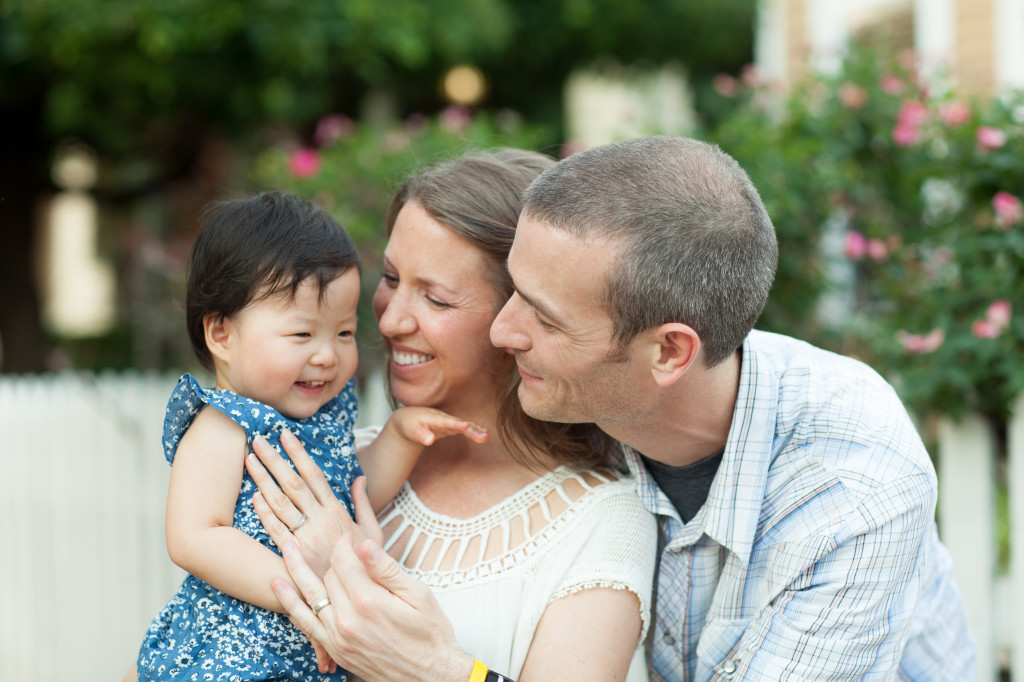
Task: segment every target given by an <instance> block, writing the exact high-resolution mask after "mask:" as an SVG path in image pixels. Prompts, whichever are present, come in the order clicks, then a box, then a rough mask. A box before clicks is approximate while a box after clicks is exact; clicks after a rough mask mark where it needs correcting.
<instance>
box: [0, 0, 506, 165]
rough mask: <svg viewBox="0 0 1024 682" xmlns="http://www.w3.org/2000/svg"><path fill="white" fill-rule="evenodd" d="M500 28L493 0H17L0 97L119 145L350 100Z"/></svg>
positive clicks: (62, 126)
mask: <svg viewBox="0 0 1024 682" xmlns="http://www.w3.org/2000/svg"><path fill="white" fill-rule="evenodd" d="M510 23H511V20H510V16H509V6H508V5H507V4H506V3H505V2H503V0H443V1H440V0H439V1H438V2H434V3H430V4H426V3H423V2H420V0H391V1H389V2H387V3H381V2H377V1H376V0H345V1H340V0H308V1H307V2H303V3H297V4H296V3H288V2H281V1H280V0H219V1H218V2H215V3H211V2H206V1H205V0H117V1H106V0H104V1H102V2H83V1H82V0H47V1H46V2H33V1H30V0H14V1H13V2H11V3H8V4H7V5H6V6H5V7H4V8H3V9H0V46H2V47H0V63H2V64H3V66H4V68H3V69H0V105H2V104H5V103H6V104H8V105H9V104H10V103H11V100H12V99H15V98H19V97H26V96H30V95H31V96H37V97H41V98H43V100H44V115H45V116H46V119H47V121H48V123H49V125H50V128H51V130H52V131H53V132H54V133H55V134H75V135H79V136H82V137H85V138H86V139H89V140H90V142H92V143H93V144H95V145H97V146H98V147H100V148H101V149H105V150H110V151H114V152H128V151H132V150H134V149H136V148H137V147H138V146H139V145H145V144H146V143H147V142H149V143H151V142H153V138H154V137H160V136H161V134H164V133H165V132H166V129H167V128H169V127H178V126H183V125H184V126H188V125H191V126H193V127H195V126H198V125H203V124H208V123H212V124H221V125H222V126H223V128H222V129H223V130H225V131H229V132H230V131H235V130H238V129H239V127H241V128H242V129H245V128H246V127H251V126H253V125H254V124H262V123H265V122H266V121H268V120H273V119H283V120H289V121H296V122H306V121H309V120H312V119H313V118H315V117H316V115H317V114H318V113H319V112H322V111H325V110H328V109H330V108H332V107H333V106H335V104H336V103H335V101H334V100H335V99H341V100H343V101H347V102H348V104H349V108H350V109H351V108H354V106H355V101H356V99H355V97H352V96H351V94H352V93H350V92H349V91H350V90H351V91H353V92H354V93H355V94H357V95H361V94H362V93H363V92H364V91H365V90H366V89H367V87H368V86H367V84H380V85H388V84H389V82H390V81H391V80H393V75H394V74H395V73H396V72H398V71H401V70H403V69H405V70H415V69H417V68H419V67H422V66H423V65H424V64H425V63H427V61H428V60H430V59H432V58H439V59H442V60H447V61H456V60H461V59H467V58H470V57H472V56H473V55H474V54H476V53H487V52H488V51H489V50H491V49H495V48H496V47H501V46H504V45H505V44H506V43H507V41H508V40H509V29H508V26H509V25H510ZM346 95H349V96H348V97H347V96H346ZM5 100H6V102H5Z"/></svg>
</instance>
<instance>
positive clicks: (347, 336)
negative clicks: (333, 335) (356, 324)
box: [338, 329, 354, 339]
mask: <svg viewBox="0 0 1024 682" xmlns="http://www.w3.org/2000/svg"><path fill="white" fill-rule="evenodd" d="M353 334H354V332H353V331H352V330H351V329H346V330H344V331H340V332H338V336H340V337H341V338H343V339H351V338H352V336H353Z"/></svg>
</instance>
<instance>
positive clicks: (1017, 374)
mask: <svg viewBox="0 0 1024 682" xmlns="http://www.w3.org/2000/svg"><path fill="white" fill-rule="evenodd" d="M906 61H907V60H906V59H905V58H904V62H905V63H904V64H902V65H901V64H900V63H898V62H894V61H891V60H885V59H882V58H880V57H878V56H877V55H872V54H867V53H861V52H857V53H854V54H853V55H852V56H851V57H850V58H849V59H848V60H847V62H846V64H845V65H844V67H843V70H842V71H841V72H840V73H839V74H838V75H836V76H835V77H830V78H817V79H813V80H811V81H809V82H806V83H804V84H803V85H801V86H800V87H798V88H796V89H795V90H794V91H793V92H792V93H791V94H790V95H789V96H788V97H786V98H784V99H782V100H780V99H779V98H778V97H773V96H772V95H770V93H768V92H767V91H766V90H764V89H761V88H753V89H749V90H747V91H746V92H744V93H743V94H742V95H741V97H742V101H743V105H742V106H739V107H737V108H736V109H735V110H734V111H733V113H732V114H730V115H729V116H728V117H727V118H726V119H725V120H724V121H723V122H722V124H721V125H720V126H719V127H718V128H717V129H716V130H715V132H714V137H715V139H716V141H717V142H718V143H719V144H720V145H721V146H722V147H723V148H724V149H725V150H726V151H728V152H730V153H733V154H734V155H735V156H736V157H737V158H738V159H739V160H740V162H741V163H742V164H743V165H744V167H745V168H747V170H748V171H749V172H750V174H751V176H752V178H753V179H754V182H755V184H756V185H757V186H758V188H759V189H760V191H761V193H762V196H763V197H764V199H765V203H766V205H767V206H768V208H769V211H770V213H771V215H772V219H773V221H774V222H775V224H776V227H777V229H778V231H779V237H780V248H781V252H782V254H781V255H782V257H781V263H780V272H779V281H778V284H777V286H776V289H775V291H774V292H773V302H772V306H770V307H769V309H768V310H767V311H766V313H765V318H764V323H765V324H766V326H769V327H772V328H775V329H779V330H781V331H785V332H788V333H796V334H797V335H804V336H807V337H808V338H809V339H810V340H816V341H818V342H819V343H823V344H825V345H832V346H833V347H836V348H837V349H838V350H842V351H843V352H846V353H849V354H854V355H858V356H860V357H862V358H864V359H865V360H866V361H868V362H869V363H870V364H872V365H873V366H874V367H876V368H877V369H879V371H881V372H882V373H883V374H885V375H886V376H887V377H890V378H891V379H892V380H893V381H894V383H895V385H896V386H897V389H898V390H899V391H900V393H901V395H902V397H903V398H904V400H905V401H906V402H907V403H908V404H909V405H911V406H912V407H914V408H916V409H918V410H919V411H922V412H925V411H936V412H939V413H943V414H949V415H953V416H957V415H960V414H962V413H964V412H965V411H969V410H977V411H980V412H983V413H986V414H989V415H992V416H994V417H996V418H1000V417H1002V416H1005V414H1006V413H1007V411H1008V409H1009V406H1010V404H1011V402H1012V400H1013V399H1014V398H1015V397H1016V396H1017V395H1018V394H1020V393H1021V391H1022V390H1024V371H1022V367H1021V359H1022V358H1024V317H1021V315H1020V311H1019V310H1014V306H1018V305H1019V302H1020V301H1024V276H1022V274H1024V273H1022V270H1024V210H1022V208H1021V203H1020V199H1019V197H1021V196H1024V167H1022V166H1021V165H1020V162H1019V160H1020V159H1021V158H1022V157H1024V95H1022V93H1009V94H1006V95H1004V96H1002V97H998V98H995V99H993V100H991V101H970V100H968V99H964V98H958V97H956V96H954V95H953V94H951V93H949V92H941V91H938V92H936V90H937V83H938V81H933V82H932V83H931V84H930V85H922V84H920V83H921V81H920V79H919V77H918V74H917V73H916V72H915V68H914V65H913V64H911V63H906ZM830 222H831V224H833V225H836V224H838V225H841V226H842V229H843V231H844V240H845V241H844V242H843V245H842V247H841V248H842V250H843V253H842V255H841V256H840V260H843V259H845V262H844V263H840V264H838V265H833V266H831V269H829V267H827V266H826V267H825V268H824V270H823V269H822V266H816V265H815V263H825V262H827V260H826V259H824V258H823V257H822V255H821V249H822V244H821V243H820V242H821V239H822V234H823V230H824V226H825V225H826V224H829V223H830ZM834 255H839V254H834ZM850 269H852V270H853V271H854V275H855V278H854V283H853V284H852V289H851V290H850V291H849V292H848V293H850V294H852V303H851V305H850V306H849V308H848V310H846V311H845V315H844V316H843V318H842V319H841V320H839V321H837V322H835V323H833V324H831V325H830V326H824V325H822V324H821V323H820V322H819V323H815V322H811V321H810V320H811V318H814V317H815V316H814V314H813V310H814V307H813V304H814V300H815V298H816V296H815V294H816V293H817V290H816V288H817V286H818V285H820V284H822V283H824V284H826V285H827V286H832V287H842V284H841V283H839V282H835V281H833V282H827V281H826V282H822V280H820V276H821V275H822V274H823V273H824V274H829V273H833V274H841V273H843V272H844V271H849V270H850ZM801 309H802V313H801Z"/></svg>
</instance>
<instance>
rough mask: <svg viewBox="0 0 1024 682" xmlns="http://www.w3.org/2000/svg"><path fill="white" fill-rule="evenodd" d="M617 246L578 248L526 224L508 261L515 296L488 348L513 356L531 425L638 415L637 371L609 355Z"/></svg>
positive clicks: (567, 238)
mask: <svg viewBox="0 0 1024 682" xmlns="http://www.w3.org/2000/svg"><path fill="white" fill-rule="evenodd" d="M618 257H619V246H618V245H617V244H616V243H614V242H611V241H607V240H590V241H582V240H580V239H577V238H576V237H573V236H572V235H570V234H568V233H567V232H564V231H562V230H555V229H551V228H549V227H548V226H547V225H546V224H544V223H542V222H538V221H536V220H533V219H531V218H528V217H522V218H520V220H519V227H518V228H517V230H516V237H515V241H514V242H513V245H512V250H511V251H510V253H509V258H508V267H509V273H510V274H511V275H512V280H513V282H514V283H515V286H516V292H515V293H514V294H513V295H512V298H510V299H509V301H508V302H507V303H506V304H505V307H504V308H502V310H501V312H500V313H498V317H497V318H496V319H495V320H494V323H493V324H492V325H491V342H492V343H494V345H495V346H498V347H500V348H507V349H508V350H509V351H510V352H513V353H514V354H515V356H516V363H517V364H518V366H519V374H520V376H521V377H522V382H521V383H520V385H519V400H520V402H521V403H522V405H523V410H524V411H526V413H527V414H529V415H530V416H532V417H534V418H537V419H544V420H547V421H556V422H596V423H598V424H606V423H607V424H611V423H613V422H616V421H619V420H623V419H629V418H631V417H632V416H635V415H636V414H637V412H638V410H640V409H641V408H642V403H643V399H642V398H643V395H642V391H643V387H644V386H645V377H647V379H648V380H649V374H647V373H646V372H645V370H644V367H643V365H644V363H643V362H642V358H640V357H639V356H638V353H637V352H636V351H635V350H634V349H633V348H632V347H627V349H626V353H625V355H624V356H623V355H622V354H615V353H613V351H615V350H617V346H616V344H615V343H614V342H613V339H612V320H611V317H610V316H609V314H608V312H607V310H606V309H605V305H604V301H605V283H606V281H607V277H608V273H609V272H610V271H611V268H612V266H613V265H614V263H615V261H616V259H617V258H618Z"/></svg>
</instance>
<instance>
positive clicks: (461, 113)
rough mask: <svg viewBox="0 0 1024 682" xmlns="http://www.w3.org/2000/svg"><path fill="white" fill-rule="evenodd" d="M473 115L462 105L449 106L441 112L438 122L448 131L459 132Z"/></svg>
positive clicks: (465, 126)
mask: <svg viewBox="0 0 1024 682" xmlns="http://www.w3.org/2000/svg"><path fill="white" fill-rule="evenodd" d="M472 118H473V115H472V114H471V113H469V109H467V108H466V107H463V106H457V105H456V106H450V107H448V108H446V109H445V110H444V111H442V112H441V116H440V118H439V123H440V124H441V127H442V128H443V129H445V130H447V131H448V132H450V133H461V132H462V131H463V130H465V129H466V128H467V127H468V126H469V123H470V121H471V120H472Z"/></svg>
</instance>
